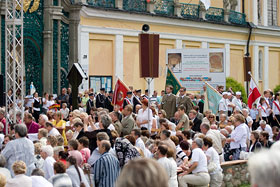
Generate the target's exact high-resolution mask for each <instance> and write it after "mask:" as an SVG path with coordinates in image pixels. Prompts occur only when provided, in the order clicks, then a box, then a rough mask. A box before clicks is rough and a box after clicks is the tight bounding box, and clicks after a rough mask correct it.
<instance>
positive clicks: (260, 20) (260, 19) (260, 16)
mask: <svg viewBox="0 0 280 187" xmlns="http://www.w3.org/2000/svg"><path fill="white" fill-rule="evenodd" d="M261 7H262V6H261V0H258V24H259V25H262V8H261Z"/></svg>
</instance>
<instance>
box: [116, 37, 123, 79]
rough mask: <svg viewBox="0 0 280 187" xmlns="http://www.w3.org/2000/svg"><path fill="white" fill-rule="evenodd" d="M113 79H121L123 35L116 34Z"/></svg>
mask: <svg viewBox="0 0 280 187" xmlns="http://www.w3.org/2000/svg"><path fill="white" fill-rule="evenodd" d="M115 78H116V79H115V80H117V78H119V79H121V80H123V35H116V42H115Z"/></svg>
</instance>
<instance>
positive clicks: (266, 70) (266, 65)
mask: <svg viewBox="0 0 280 187" xmlns="http://www.w3.org/2000/svg"><path fill="white" fill-rule="evenodd" d="M263 57H264V58H263V62H264V71H263V76H264V77H263V83H264V84H263V85H264V90H267V89H268V88H269V47H268V46H264V54H263Z"/></svg>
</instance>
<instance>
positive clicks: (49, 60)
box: [43, 0, 53, 93]
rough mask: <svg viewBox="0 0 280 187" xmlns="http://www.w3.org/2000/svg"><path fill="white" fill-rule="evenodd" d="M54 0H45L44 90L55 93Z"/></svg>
mask: <svg viewBox="0 0 280 187" xmlns="http://www.w3.org/2000/svg"><path fill="white" fill-rule="evenodd" d="M52 4H53V0H49V1H44V31H43V34H44V57H43V71H44V73H43V90H44V92H48V93H53V36H52V33H53V20H52V17H51V14H52Z"/></svg>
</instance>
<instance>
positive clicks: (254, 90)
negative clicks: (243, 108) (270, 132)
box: [248, 77, 261, 109]
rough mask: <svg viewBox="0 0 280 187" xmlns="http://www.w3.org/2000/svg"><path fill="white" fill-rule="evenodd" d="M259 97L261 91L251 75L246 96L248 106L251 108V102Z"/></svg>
mask: <svg viewBox="0 0 280 187" xmlns="http://www.w3.org/2000/svg"><path fill="white" fill-rule="evenodd" d="M259 97H261V93H260V91H259V89H258V87H257V85H256V83H255V81H254V80H253V78H252V77H251V80H250V89H249V97H248V107H249V108H250V109H251V108H252V105H253V103H254V102H255V101H256V100H257V99H258V98H259Z"/></svg>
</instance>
